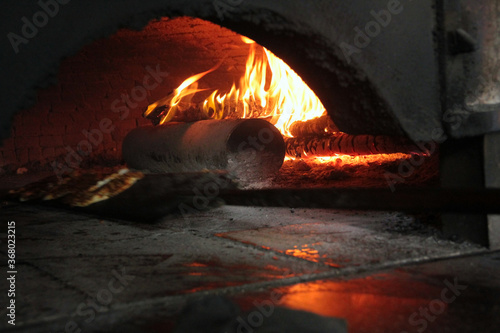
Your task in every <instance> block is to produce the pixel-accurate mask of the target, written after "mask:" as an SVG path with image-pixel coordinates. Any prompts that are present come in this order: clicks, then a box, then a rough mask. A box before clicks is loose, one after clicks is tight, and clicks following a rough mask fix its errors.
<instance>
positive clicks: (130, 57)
mask: <svg viewBox="0 0 500 333" xmlns="http://www.w3.org/2000/svg"><path fill="white" fill-rule="evenodd" d="M247 55H248V46H247V45H246V44H244V43H243V42H242V41H241V40H240V38H239V36H238V35H237V34H235V33H233V32H232V31H229V30H227V29H224V28H222V27H220V26H218V25H215V24H212V23H209V22H206V21H202V20H199V19H192V18H176V19H172V20H170V19H163V20H161V21H155V22H151V23H150V24H149V25H148V26H147V27H146V28H145V29H143V30H142V31H129V30H120V31H118V32H117V33H116V34H115V35H113V36H112V37H110V38H108V39H103V40H99V41H96V42H93V43H92V44H90V45H88V46H85V47H84V48H83V49H82V50H81V51H80V52H79V53H78V54H76V55H74V56H71V57H68V58H67V59H65V60H64V61H62V63H61V66H60V71H59V75H58V83H57V84H56V85H53V86H51V87H48V88H45V89H42V90H39V93H38V97H37V103H36V104H35V105H34V106H33V107H32V108H30V109H27V110H22V111H20V112H18V113H17V115H16V116H15V119H14V123H13V124H14V125H13V127H12V130H11V136H10V138H9V139H7V140H5V141H4V142H3V144H2V146H1V147H0V167H1V168H3V169H4V170H7V171H15V170H16V169H17V168H19V167H26V168H28V170H29V171H38V170H54V171H55V172H56V173H58V172H59V173H64V172H67V171H69V170H71V169H74V168H79V167H81V168H86V167H90V166H93V165H96V164H98V165H110V164H117V163H121V142H122V140H123V138H124V136H125V135H126V134H127V133H128V132H129V131H130V130H131V129H133V128H135V127H137V126H141V125H147V124H149V121H147V120H145V119H143V118H142V116H141V115H142V112H143V111H144V108H145V107H146V106H147V105H148V104H150V103H152V102H154V101H156V100H158V99H159V98H161V97H164V96H165V95H166V94H168V93H169V92H171V91H172V90H173V89H175V88H176V87H177V86H178V85H179V84H180V83H181V82H182V81H183V80H185V79H186V78H187V77H188V76H190V75H193V74H196V73H199V72H202V71H206V70H207V69H209V68H211V67H213V66H214V65H215V64H217V63H218V62H219V61H220V60H221V59H224V61H223V63H222V65H221V67H220V68H219V69H218V70H217V71H216V72H214V73H211V74H209V75H207V76H206V77H204V78H203V79H202V81H201V82H200V88H209V87H212V88H214V87H217V88H221V89H223V90H224V89H229V88H230V86H231V84H232V83H233V81H237V80H238V79H239V77H240V76H241V75H242V73H243V72H244V65H245V61H246V58H247ZM165 72H168V75H167V74H165ZM200 97H201V98H203V96H200Z"/></svg>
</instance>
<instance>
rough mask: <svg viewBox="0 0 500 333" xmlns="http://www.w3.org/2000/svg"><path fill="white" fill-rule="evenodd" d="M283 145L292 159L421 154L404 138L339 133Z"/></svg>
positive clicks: (287, 141)
mask: <svg viewBox="0 0 500 333" xmlns="http://www.w3.org/2000/svg"><path fill="white" fill-rule="evenodd" d="M285 143H286V153H287V155H289V156H294V157H305V156H330V155H333V154H346V155H368V154H391V153H399V152H405V153H421V152H422V151H421V150H420V149H419V148H418V147H417V146H416V145H414V144H412V143H411V142H410V141H409V140H407V139H405V138H394V137H389V136H383V135H377V136H373V135H350V134H346V133H341V132H338V133H335V134H334V135H332V136H329V137H316V136H314V137H310V136H309V137H298V138H285Z"/></svg>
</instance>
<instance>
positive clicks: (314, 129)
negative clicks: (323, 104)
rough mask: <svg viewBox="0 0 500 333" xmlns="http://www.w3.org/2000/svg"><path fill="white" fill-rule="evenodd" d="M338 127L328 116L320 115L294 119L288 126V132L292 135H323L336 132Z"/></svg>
mask: <svg viewBox="0 0 500 333" xmlns="http://www.w3.org/2000/svg"><path fill="white" fill-rule="evenodd" d="M338 131H339V129H338V128H337V126H336V125H335V124H334V123H333V121H332V120H331V119H330V117H329V116H321V117H319V118H314V119H311V120H307V121H296V122H294V123H293V124H292V125H291V126H290V133H291V134H292V135H293V136H294V137H304V136H312V135H314V136H325V134H332V133H335V132H338Z"/></svg>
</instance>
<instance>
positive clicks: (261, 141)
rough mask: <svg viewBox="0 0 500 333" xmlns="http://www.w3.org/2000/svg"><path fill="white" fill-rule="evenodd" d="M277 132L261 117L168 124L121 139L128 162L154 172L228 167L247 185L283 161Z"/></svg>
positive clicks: (147, 128) (260, 178)
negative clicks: (247, 182)
mask: <svg viewBox="0 0 500 333" xmlns="http://www.w3.org/2000/svg"><path fill="white" fill-rule="evenodd" d="M284 156H285V143H284V141H283V137H282V135H281V133H280V132H279V131H278V130H277V129H276V127H274V126H273V125H272V124H270V123H269V122H267V121H265V120H262V119H237V120H231V119H226V120H203V121H198V122H194V123H167V124H165V125H162V126H156V127H143V128H137V129H134V130H133V131H131V132H130V133H129V134H128V135H127V136H126V137H125V140H124V142H123V157H124V159H125V161H126V162H127V164H128V165H129V167H131V168H135V169H139V170H149V171H152V172H162V173H163V172H194V171H201V170H207V169H208V170H227V171H229V172H230V173H232V174H234V175H235V176H236V177H237V178H239V179H240V181H242V182H243V184H245V182H246V181H249V182H255V181H259V180H265V179H267V178H269V177H271V176H272V175H274V174H275V173H276V172H277V171H278V170H279V169H280V167H281V165H282V164H283V159H284Z"/></svg>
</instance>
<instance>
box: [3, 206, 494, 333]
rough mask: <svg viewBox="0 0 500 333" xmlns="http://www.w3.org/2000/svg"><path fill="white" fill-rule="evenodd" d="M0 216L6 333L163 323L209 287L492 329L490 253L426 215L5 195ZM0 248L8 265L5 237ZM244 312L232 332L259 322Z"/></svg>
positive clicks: (384, 325) (384, 318)
mask: <svg viewBox="0 0 500 333" xmlns="http://www.w3.org/2000/svg"><path fill="white" fill-rule="evenodd" d="M0 215H1V220H3V221H11V220H14V221H15V222H16V267H15V268H16V270H17V275H16V286H15V288H16V297H15V300H16V317H15V319H16V321H15V323H16V325H15V326H12V325H9V324H8V323H7V319H6V318H7V317H6V311H7V310H6V307H5V302H6V301H5V298H2V299H4V301H2V303H4V305H3V306H2V310H0V314H1V317H2V318H3V319H2V320H1V321H0V330H2V331H3V332H16V331H22V332H80V330H81V332H91V331H103V332H104V331H120V332H122V333H124V332H171V331H172V330H173V328H174V326H175V324H176V323H177V322H178V320H179V318H185V317H183V315H182V314H181V309H182V308H183V307H185V306H186V304H188V303H190V302H193V301H196V300H199V299H200V298H203V297H207V296H211V295H212V296H213V295H219V296H222V297H225V298H227V299H228V300H230V301H231V302H234V304H237V305H238V306H239V307H240V308H241V311H243V312H242V314H241V315H240V318H243V319H244V318H246V317H245V316H246V314H244V311H249V312H248V313H249V314H252V313H254V315H255V313H256V312H255V311H261V312H262V313H264V314H266V310H265V309H264V310H262V309H263V308H261V310H252V307H254V306H261V305H262V304H267V305H268V306H269V304H271V306H272V308H273V309H274V308H275V307H278V306H280V307H285V308H288V309H293V310H304V311H309V312H312V313H315V314H318V315H322V316H326V317H336V318H343V319H345V321H346V322H347V325H348V331H349V332H353V333H356V332H370V333H373V332H398V333H399V332H424V331H425V332H498V331H499V328H500V317H499V316H498V313H500V279H499V277H500V253H498V252H489V251H487V250H486V249H484V248H481V247H477V246H474V245H471V244H457V243H453V242H449V241H445V240H440V239H439V237H437V234H436V233H435V232H434V231H433V229H431V228H430V227H428V226H427V225H424V224H422V223H421V221H420V220H421V219H422V218H423V217H420V218H418V219H417V218H415V217H411V216H407V215H403V214H399V213H387V212H350V211H334V210H319V209H306V210H304V209H285V208H254V207H237V206H233V207H231V206H224V207H220V208H217V209H214V210H211V211H207V212H203V213H197V214H194V215H190V216H188V217H186V218H183V217H179V216H177V217H166V218H165V219H163V220H162V221H160V222H159V223H156V224H138V223H131V222H124V221H119V220H103V219H101V218H98V217H94V216H87V215H82V214H79V213H74V212H70V211H64V210H58V209H54V208H48V207H40V206H30V205H23V204H18V203H11V202H4V203H3V204H2V208H1V210H0ZM3 225H4V229H3V230H2V231H1V236H2V243H4V240H5V239H6V238H7V236H6V230H7V229H6V227H5V224H3ZM0 257H1V258H2V263H1V266H2V267H3V269H4V271H7V253H6V246H2V250H1V252H0ZM1 288H2V290H3V291H2V293H4V292H5V291H6V290H8V288H9V286H8V285H7V282H6V279H3V282H2V285H1ZM276 295H278V296H279V297H276ZM270 302H272V303H270ZM257 309H258V308H257ZM267 309H269V307H268V308H267ZM219 310H220V309H219ZM220 311H222V310H220ZM220 311H219V312H220ZM252 311H253V312H252ZM267 312H269V311H267ZM273 312H274V310H273ZM262 313H261V314H262ZM268 315H269V317H272V315H273V314H272V313H267V314H266V316H268ZM261 317H262V316H261ZM206 318H207V317H205V320H206ZM208 318H210V316H208ZM256 318H260V317H258V316H257V317H256ZM247 319H248V320H249V323H251V325H254V324H255V326H249V327H247V328H244V329H242V328H240V330H239V331H240V332H247V331H248V332H250V331H252V332H259V327H260V326H259V325H260V323H259V322H258V320H257V322H255V318H254V319H252V318H247ZM252 320H253V321H252ZM252 323H253V324H252ZM212 324H213V323H210V320H206V324H205V325H206V328H207V329H208V328H209V327H210V325H212ZM214 325H215V324H214ZM206 332H209V331H208V330H207V331H206ZM210 332H218V331H210ZM315 332H318V331H315Z"/></svg>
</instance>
